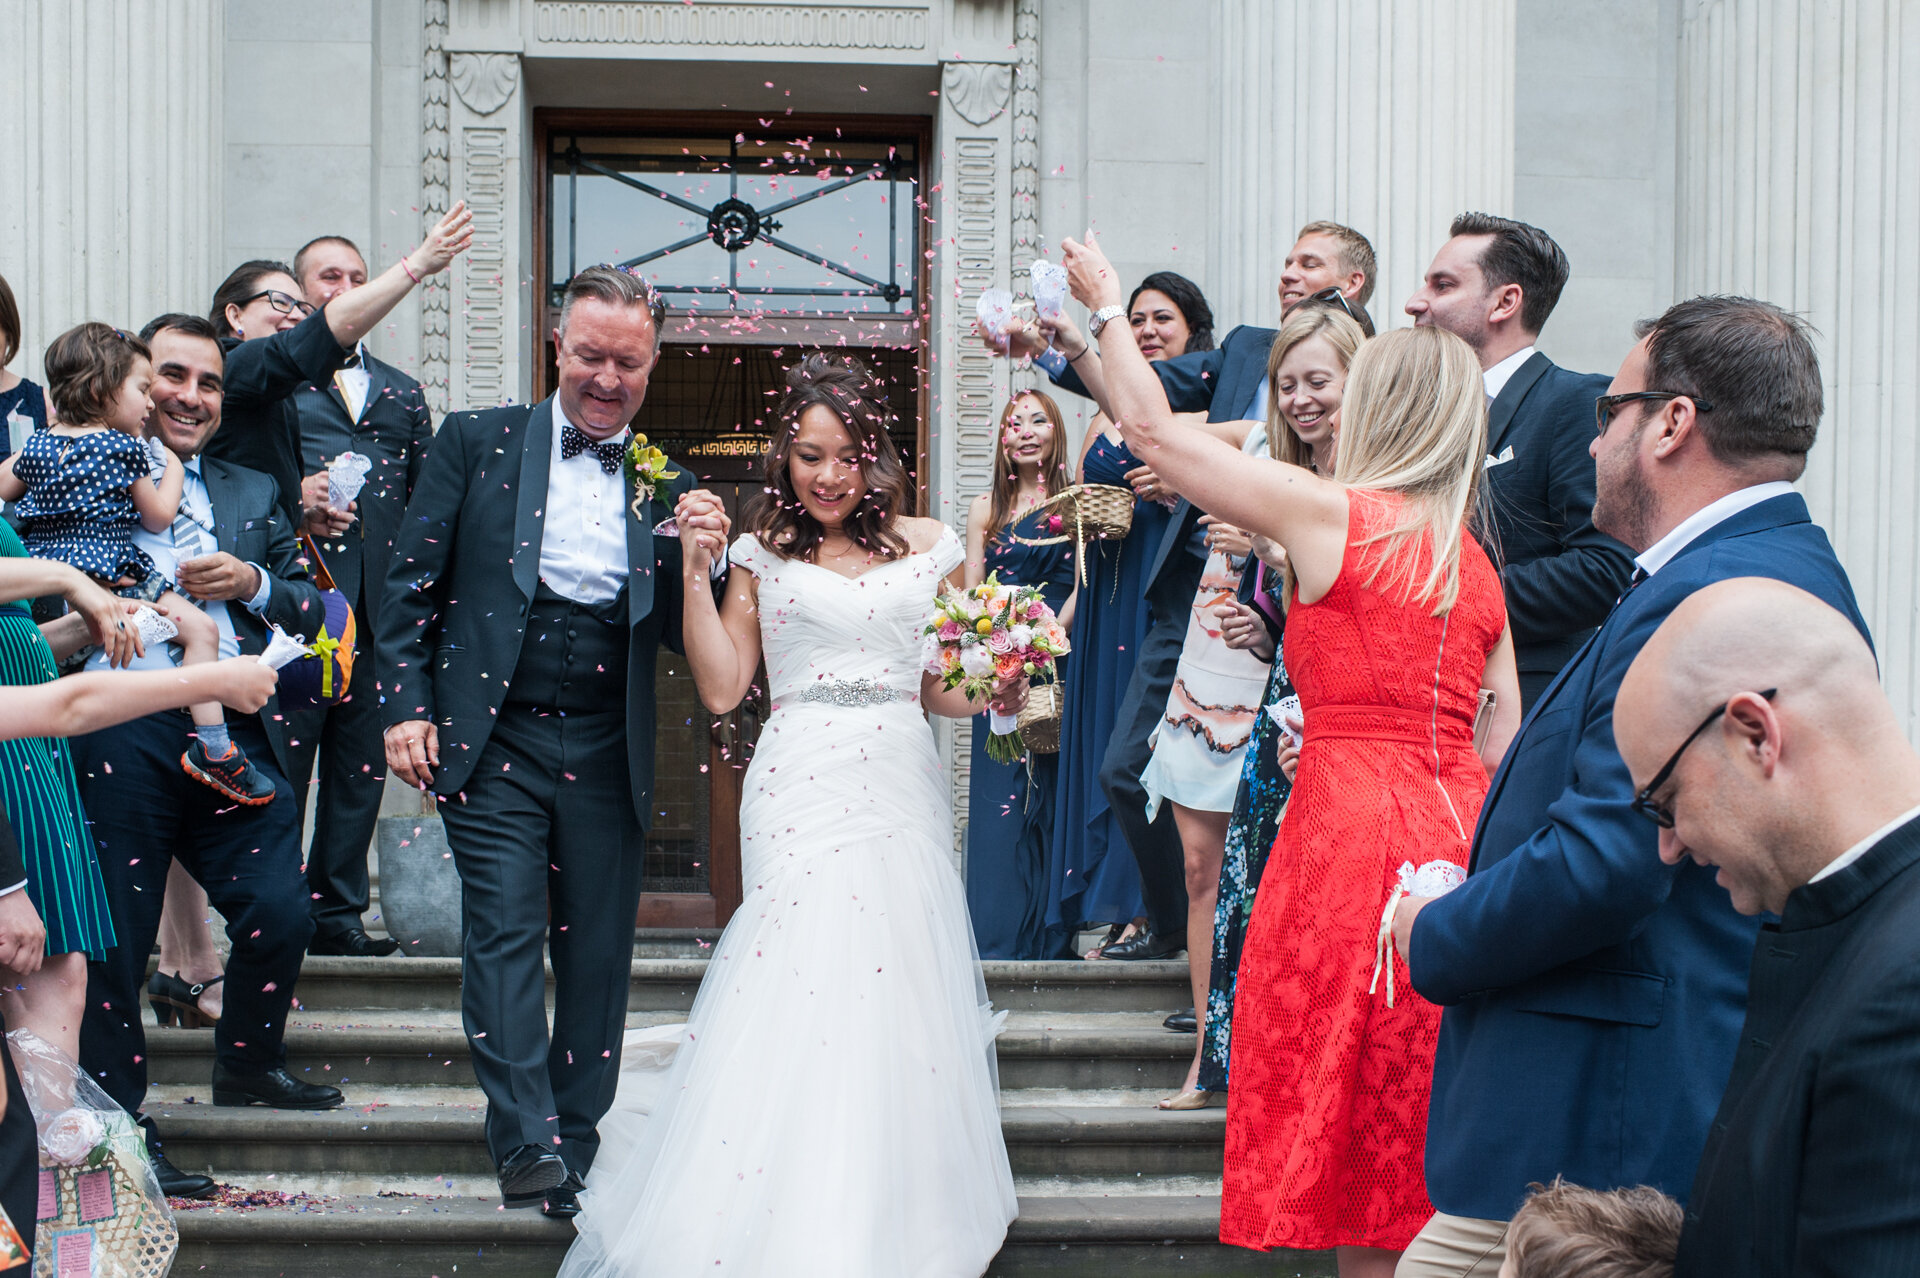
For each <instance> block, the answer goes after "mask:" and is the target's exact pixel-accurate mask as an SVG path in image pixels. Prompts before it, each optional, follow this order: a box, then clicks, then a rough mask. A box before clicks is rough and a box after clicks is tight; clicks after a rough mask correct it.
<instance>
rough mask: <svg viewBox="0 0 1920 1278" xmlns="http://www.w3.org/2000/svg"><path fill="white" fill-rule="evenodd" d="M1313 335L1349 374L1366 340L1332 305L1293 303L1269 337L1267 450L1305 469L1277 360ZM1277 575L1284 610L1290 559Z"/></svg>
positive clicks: (1309, 459) (1308, 455)
mask: <svg viewBox="0 0 1920 1278" xmlns="http://www.w3.org/2000/svg"><path fill="white" fill-rule="evenodd" d="M1316 337H1324V338H1325V339H1326V340H1327V343H1328V344H1329V345H1330V346H1332V347H1333V349H1334V351H1335V352H1336V353H1337V354H1338V355H1339V356H1340V366H1341V368H1343V369H1345V370H1348V372H1349V375H1351V370H1352V368H1353V357H1354V355H1355V353H1356V352H1358V351H1359V349H1360V347H1361V346H1363V345H1364V344H1365V343H1366V340H1367V335H1366V333H1365V332H1363V331H1362V330H1361V328H1360V326H1359V325H1358V324H1356V323H1354V322H1353V319H1352V317H1351V316H1349V315H1348V314H1347V313H1346V312H1345V311H1342V310H1340V309H1339V308H1337V307H1333V306H1315V305H1310V304H1309V305H1302V306H1296V307H1294V308H1293V311H1292V313H1290V314H1289V315H1288V316H1287V318H1286V319H1284V320H1282V321H1281V323H1280V331H1279V333H1277V334H1275V336H1274V339H1273V349H1272V350H1270V351H1268V352H1267V453H1268V455H1269V456H1271V457H1272V458H1273V459H1274V460H1275V461H1283V462H1286V463H1287V464H1288V465H1290V466H1300V467H1302V468H1304V469H1306V470H1312V469H1313V450H1312V449H1311V448H1308V447H1307V445H1306V443H1305V441H1303V440H1302V439H1301V438H1300V437H1299V436H1298V435H1296V434H1294V433H1293V427H1291V426H1289V425H1287V419H1286V418H1285V417H1283V416H1281V414H1280V362H1281V361H1282V360H1284V359H1286V357H1287V354H1288V352H1290V351H1292V350H1293V348H1294V347H1296V346H1298V345H1300V343H1302V342H1306V341H1311V340H1313V339H1314V338H1316ZM1341 395H1342V399H1341V403H1342V406H1343V407H1344V406H1345V402H1346V401H1345V392H1344V391H1342V392H1341ZM1336 461H1337V456H1336ZM1328 478H1331V476H1329V477H1328ZM1279 577H1280V589H1279V594H1278V599H1279V602H1280V608H1281V610H1282V611H1285V610H1287V609H1288V608H1289V607H1291V606H1292V601H1293V581H1294V577H1293V561H1292V560H1288V561H1287V564H1286V566H1285V567H1283V568H1282V569H1281V570H1280V573H1279Z"/></svg>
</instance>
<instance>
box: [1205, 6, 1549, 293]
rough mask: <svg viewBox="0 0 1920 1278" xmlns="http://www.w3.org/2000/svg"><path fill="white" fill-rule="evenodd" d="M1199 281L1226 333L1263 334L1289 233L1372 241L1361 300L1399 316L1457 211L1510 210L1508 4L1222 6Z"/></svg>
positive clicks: (1511, 33)
mask: <svg viewBox="0 0 1920 1278" xmlns="http://www.w3.org/2000/svg"><path fill="white" fill-rule="evenodd" d="M1214 23H1215V26H1214V36H1213V65H1214V71H1215V75H1214V77H1213V84H1214V93H1213V101H1212V108H1211V109H1212V121H1211V128H1210V129H1209V135H1210V137H1211V139H1212V145H1211V148H1210V151H1209V160H1210V161H1211V162H1210V164H1209V178H1210V181H1211V184H1212V195H1213V218H1212V226H1213V234H1212V239H1211V244H1210V249H1209V253H1208V261H1209V263H1210V265H1211V269H1210V272H1209V275H1210V278H1209V279H1208V281H1207V289H1208V296H1209V299H1210V300H1211V301H1212V303H1213V309H1214V313H1215V314H1216V315H1217V316H1219V317H1220V319H1221V321H1222V322H1223V323H1225V324H1233V323H1261V324H1271V323H1273V322H1274V320H1275V319H1276V318H1277V314H1278V310H1279V299H1278V295H1277V288H1276V286H1277V284H1278V283H1279V279H1280V268H1281V265H1282V263H1283V262H1284V261H1285V260H1286V255H1287V250H1288V249H1289V248H1291V247H1292V245H1293V235H1294V232H1295V231H1296V230H1297V229H1298V228H1299V227H1300V226H1301V225H1302V224H1303V223H1305V222H1310V221H1314V220H1316V219H1320V218H1330V219H1332V220H1334V221H1336V222H1343V223H1345V224H1346V225H1348V226H1351V227H1353V228H1354V229H1355V230H1358V231H1359V232H1361V233H1362V234H1363V235H1365V236H1366V237H1367V238H1368V239H1369V240H1371V241H1372V242H1373V246H1374V249H1375V251H1376V252H1377V253H1378V254H1379V258H1380V274H1379V278H1378V281H1377V283H1376V285H1375V289H1374V296H1373V300H1372V301H1371V302H1370V303H1369V309H1370V310H1371V311H1372V314H1373V318H1374V320H1375V322H1376V323H1377V324H1378V325H1379V326H1380V327H1382V328H1385V327H1387V326H1388V325H1390V324H1392V323H1394V322H1395V321H1396V319H1397V320H1398V321H1399V322H1405V317H1404V315H1402V314H1401V310H1400V308H1401V305H1402V304H1403V303H1404V302H1405V301H1406V299H1407V297H1408V296H1409V295H1411V294H1412V292H1413V291H1414V288H1415V287H1416V286H1417V285H1418V283H1419V280H1420V277H1421V275H1422V273H1423V272H1424V271H1425V269H1426V265H1427V263H1428V261H1430V260H1431V259H1432V257H1433V253H1434V250H1435V249H1437V248H1439V246H1440V244H1441V243H1442V242H1443V241H1444V240H1445V239H1446V234H1447V226H1448V224H1449V223H1450V222H1451V221H1452V220H1453V217H1454V215H1455V214H1456V213H1460V212H1462V211H1464V210H1467V209H1479V210H1483V211H1486V212H1491V213H1508V212H1510V211H1511V207H1512V204H1513V42H1514V4H1513V0H1221V2H1220V8H1219V11H1218V16H1217V18H1215V19H1214Z"/></svg>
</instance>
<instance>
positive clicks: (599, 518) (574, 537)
mask: <svg viewBox="0 0 1920 1278" xmlns="http://www.w3.org/2000/svg"><path fill="white" fill-rule="evenodd" d="M566 425H567V415H566V413H565V412H564V411H562V409H561V407H560V397H559V396H558V395H555V396H554V397H553V452H552V454H551V456H550V457H549V460H548V470H547V501H546V511H547V516H546V524H545V526H544V528H543V530H542V531H541V534H540V580H542V581H544V582H546V583H547V589H549V590H551V591H553V592H554V593H555V594H557V595H564V596H566V597H567V598H568V599H571V600H573V601H574V602H575V603H583V604H598V603H607V602H609V601H610V600H612V599H613V598H614V596H616V595H618V594H619V593H620V587H621V586H623V585H625V584H626V581H627V573H628V564H627V477H626V468H625V467H624V466H623V467H621V468H620V469H619V470H616V471H614V472H613V474H611V475H609V474H608V473H607V472H606V471H604V470H602V469H601V468H600V459H599V458H598V457H595V456H594V455H593V454H592V453H591V452H582V453H576V454H574V455H573V456H572V457H568V458H564V459H563V458H562V457H561V456H560V436H561V433H562V431H563V429H564V428H565V426H566ZM614 438H615V440H617V441H618V442H619V443H620V444H621V445H622V446H624V445H625V444H626V442H627V438H628V432H626V431H624V430H623V431H621V432H620V433H619V434H618V435H617V436H615V437H614Z"/></svg>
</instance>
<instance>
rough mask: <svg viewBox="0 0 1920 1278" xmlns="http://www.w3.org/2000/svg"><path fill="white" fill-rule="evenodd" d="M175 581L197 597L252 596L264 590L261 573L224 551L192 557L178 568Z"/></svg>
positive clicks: (207, 598)
mask: <svg viewBox="0 0 1920 1278" xmlns="http://www.w3.org/2000/svg"><path fill="white" fill-rule="evenodd" d="M173 578H174V581H173V584H174V585H176V586H178V587H180V593H181V594H183V595H189V596H191V597H193V598H194V599H199V600H209V599H226V600H233V599H251V598H253V597H254V596H255V595H257V594H259V593H260V573H259V572H258V570H256V569H255V568H254V566H253V565H252V564H250V563H247V562H245V561H244V560H240V559H236V558H234V557H233V556H232V555H230V554H228V553H227V552H226V551H224V550H217V551H215V552H214V553H213V554H211V555H201V556H200V557H199V558H198V559H189V560H187V561H185V562H184V563H182V564H180V565H178V566H177V567H176V568H175V569H174V574H173Z"/></svg>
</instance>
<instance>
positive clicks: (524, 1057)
mask: <svg viewBox="0 0 1920 1278" xmlns="http://www.w3.org/2000/svg"><path fill="white" fill-rule="evenodd" d="M664 317H665V309H664V307H662V306H661V304H660V302H659V299H658V298H657V296H656V295H655V294H654V293H653V290H652V289H651V288H649V287H648V286H647V285H646V283H645V281H643V280H641V279H639V278H637V277H635V276H632V275H629V274H627V273H626V272H624V271H621V270H619V269H617V268H615V267H610V266H608V267H591V268H589V269H587V270H584V271H581V272H580V273H579V274H578V275H576V276H574V277H573V279H572V281H570V282H569V284H568V285H567V291H566V297H565V300H564V301H563V302H562V305H561V312H560V326H559V327H558V328H557V329H555V330H554V346H555V348H556V350H557V352H558V356H559V389H558V391H557V393H556V394H554V395H552V396H549V397H548V398H547V399H545V400H542V401H541V402H540V403H538V404H533V405H513V406H510V407H506V408H497V409H490V410H484V411H480V412H463V413H454V414H452V415H450V416H449V417H448V418H447V419H446V421H445V422H443V423H442V424H441V427H440V433H439V435H438V436H437V437H436V439H435V441H434V445H433V450H432V452H431V454H430V455H429V456H428V458H427V465H426V468H425V469H424V470H423V471H422V472H421V475H420V483H419V486H418V487H417V488H416V489H415V490H414V495H413V501H412V503H411V504H409V506H408V507H407V513H406V518H405V520H404V522H403V525H402V527H401V530H400V536H399V540H398V541H397V542H396V544H395V546H394V551H393V559H392V566H391V569H390V571H389V574H388V578H387V597H386V599H385V600H383V601H382V604H381V609H380V614H379V661H380V665H379V673H380V688H381V701H382V706H381V711H382V716H383V718H384V719H385V721H386V724H387V729H386V750H387V763H388V766H390V767H391V768H393V769H394V770H395V772H396V773H397V774H398V775H399V776H400V778H401V779H402V780H403V781H406V782H407V783H408V784H409V785H416V786H422V787H431V788H432V789H433V790H434V792H435V793H436V794H437V795H438V796H439V798H440V800H441V807H440V810H441V813H442V815H443V816H444V818H445V821H446V826H447V842H448V844H449V845H450V846H451V847H452V849H453V856H454V864H455V866H456V867H457V868H458V870H459V872H460V882H461V885H462V887H463V889H464V903H465V904H464V908H465V945H466V953H465V959H466V966H465V980H464V983H463V986H462V991H461V1006H462V1011H463V1014H464V1018H465V1023H466V1030H467V1036H468V1038H469V1039H470V1040H471V1042H472V1045H473V1068H474V1072H475V1073H476V1074H477V1075H479V1079H480V1086H481V1088H482V1089H483V1090H484V1091H485V1092H486V1094H487V1126H486V1130H487V1149H488V1152H489V1153H490V1154H491V1155H492V1157H493V1160H494V1164H495V1166H496V1167H497V1168H498V1169H499V1179H500V1192H501V1197H502V1199H503V1201H504V1202H505V1205H507V1206H509V1207H530V1206H534V1205H537V1204H540V1203H541V1202H542V1200H543V1199H544V1201H545V1204H546V1206H545V1210H546V1211H547V1212H548V1214H550V1215H560V1216H571V1215H573V1214H574V1213H575V1212H576V1211H578V1202H577V1198H576V1195H577V1192H578V1190H579V1188H580V1184H581V1180H582V1178H583V1177H584V1176H585V1175H586V1173H587V1170H588V1168H589V1167H591V1166H592V1164H593V1157H594V1153H595V1151H596V1150H597V1149H598V1148H599V1136H598V1135H597V1134H596V1132H595V1130H594V1129H595V1126H596V1125H597V1124H598V1123H599V1121H600V1119H601V1117H602V1116H604V1115H605V1113H606V1111H607V1107H608V1106H609V1105H610V1104H611V1103H612V1100H613V1091H614V1083H615V1080H616V1078H617V1076H618V1074H619V1069H620V1038H621V1032H622V1028H623V1026H624V1023H625V1014H626V1006H627V983H628V982H627V978H628V967H627V959H628V958H629V957H630V956H631V954H632V952H633V922H634V915H635V913H636V911H637V909H638V906H639V899H640V871H641V860H642V853H643V851H644V846H645V838H646V830H647V826H648V824H649V818H650V816H651V814H652V808H651V795H652V790H653V748H654V658H655V654H656V652H657V650H658V647H659V645H660V644H662V643H665V644H667V645H669V646H670V647H672V648H674V649H676V650H677V649H678V648H679V646H680V576H681V574H680V549H679V546H678V544H677V543H676V542H674V541H672V540H669V539H667V538H665V537H656V536H654V534H653V532H652V529H653V527H654V525H655V524H656V523H658V522H659V521H660V520H663V519H666V518H668V517H669V516H671V515H672V514H673V506H672V504H671V502H668V503H666V504H663V503H661V502H660V501H658V500H655V499H654V498H652V497H651V496H649V490H648V488H647V486H646V485H645V484H643V483H636V481H635V480H634V479H632V478H630V477H627V476H625V475H624V467H623V465H622V461H621V459H622V457H623V456H624V455H625V453H626V451H627V448H628V445H629V441H630V439H631V432H630V430H629V423H630V422H631V421H632V420H633V417H634V414H635V413H637V412H638V411H639V409H640V405H641V402H642V401H643V400H644V399H645V397H646V391H647V378H648V375H649V374H650V373H651V371H652V369H653V365H654V362H655V359H656V357H657V355H658V350H659V347H658V339H659V334H660V325H661V323H662V321H663V319H664ZM672 469H674V470H675V471H677V472H678V477H677V478H676V479H675V480H674V481H673V486H674V491H675V493H676V494H677V493H680V492H685V491H687V490H688V489H690V488H691V487H692V479H691V477H690V476H689V475H688V474H687V473H686V471H685V469H684V468H683V467H673V468H672ZM714 519H715V522H714V523H712V524H711V525H707V526H711V527H714V528H717V529H722V530H723V529H724V517H722V516H715V517H714ZM549 905H550V906H551V927H549ZM543 939H544V940H545V941H546V942H547V945H548V948H549V949H550V951H551V953H552V957H553V969H554V978H555V982H556V987H555V992H554V1016H553V1030H552V1033H551V1035H549V1033H548V1029H547V1016H546V1001H545V993H546V980H545V976H544V973H543V970H542V966H541V954H540V950H541V942H542V940H543Z"/></svg>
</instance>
